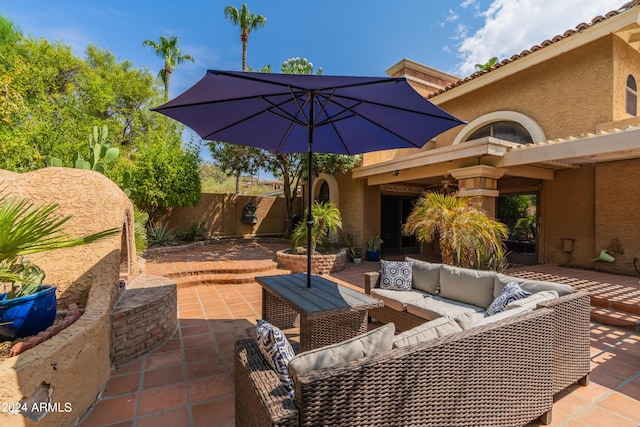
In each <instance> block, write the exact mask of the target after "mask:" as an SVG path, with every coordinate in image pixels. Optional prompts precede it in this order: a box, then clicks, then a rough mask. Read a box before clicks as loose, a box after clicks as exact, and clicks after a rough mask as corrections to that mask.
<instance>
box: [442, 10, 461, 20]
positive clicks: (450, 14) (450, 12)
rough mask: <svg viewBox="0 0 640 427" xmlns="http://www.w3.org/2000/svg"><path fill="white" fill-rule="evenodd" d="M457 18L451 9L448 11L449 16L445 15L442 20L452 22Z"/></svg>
mask: <svg viewBox="0 0 640 427" xmlns="http://www.w3.org/2000/svg"><path fill="white" fill-rule="evenodd" d="M458 18H460V16H459V15H458V14H457V13H456V11H455V10H453V9H449V15H447V17H446V18H444V19H445V21H447V22H453V21H457V20H458Z"/></svg>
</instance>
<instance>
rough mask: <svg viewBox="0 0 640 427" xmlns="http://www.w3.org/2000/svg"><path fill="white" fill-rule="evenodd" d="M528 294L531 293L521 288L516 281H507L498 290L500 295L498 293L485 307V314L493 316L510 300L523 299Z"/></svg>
mask: <svg viewBox="0 0 640 427" xmlns="http://www.w3.org/2000/svg"><path fill="white" fill-rule="evenodd" d="M529 295H531V294H530V293H529V292H527V291H524V290H522V288H520V285H518V283H517V282H509V283H507V285H506V286H505V287H504V289H503V290H502V292H500V295H498V296H497V297H496V299H494V300H493V302H492V303H491V305H490V306H489V307H487V314H488V315H489V316H493V315H494V314H497V313H500V312H503V311H504V310H505V309H506V308H507V305H509V303H510V302H513V301H516V300H519V299H524V298H526V297H528V296H529Z"/></svg>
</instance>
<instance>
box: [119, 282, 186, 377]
mask: <svg viewBox="0 0 640 427" xmlns="http://www.w3.org/2000/svg"><path fill="white" fill-rule="evenodd" d="M177 314H178V294H177V290H176V284H175V283H174V282H172V281H171V279H167V278H164V277H158V276H152V275H148V274H143V275H141V276H139V277H137V278H136V279H135V280H134V281H133V282H132V283H131V285H130V287H129V288H127V289H125V290H124V292H122V294H121V295H120V298H119V299H118V302H117V303H116V304H115V306H114V307H113V310H112V311H111V324H112V329H111V362H112V363H113V365H115V366H116V367H119V366H122V365H124V364H125V363H127V362H129V361H131V360H133V359H135V358H137V357H139V356H141V355H143V354H145V353H148V352H149V351H151V350H153V349H154V348H156V347H158V346H159V345H161V344H163V343H164V342H166V341H167V340H168V339H169V338H171V336H172V335H173V334H174V332H175V331H176V327H177V324H178V318H177Z"/></svg>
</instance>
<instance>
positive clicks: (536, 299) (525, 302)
mask: <svg viewBox="0 0 640 427" xmlns="http://www.w3.org/2000/svg"><path fill="white" fill-rule="evenodd" d="M555 298H558V293H557V292H556V291H541V292H537V293H535V294H532V295H531V296H528V297H527V298H524V299H519V300H516V301H511V302H510V303H509V304H508V305H507V310H512V309H515V308H518V307H529V308H531V309H534V308H536V307H537V305H538V304H539V303H541V302H543V301H549V300H552V299H555Z"/></svg>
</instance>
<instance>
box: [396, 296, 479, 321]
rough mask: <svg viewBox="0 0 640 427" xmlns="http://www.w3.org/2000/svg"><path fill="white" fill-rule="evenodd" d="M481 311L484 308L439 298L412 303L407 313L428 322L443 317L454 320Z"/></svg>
mask: <svg viewBox="0 0 640 427" xmlns="http://www.w3.org/2000/svg"><path fill="white" fill-rule="evenodd" d="M479 311H483V308H482V307H477V306H475V305H470V304H465V303H463V302H459V301H455V300H448V299H444V298H442V297H439V296H433V297H428V298H423V299H422V300H419V301H412V302H410V303H408V304H407V312H409V313H411V314H414V315H416V316H418V317H422V318H423V319H427V320H433V319H437V318H438V317H443V316H449V317H451V318H454V317H456V316H457V315H459V314H462V313H466V312H472V313H476V312H479Z"/></svg>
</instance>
